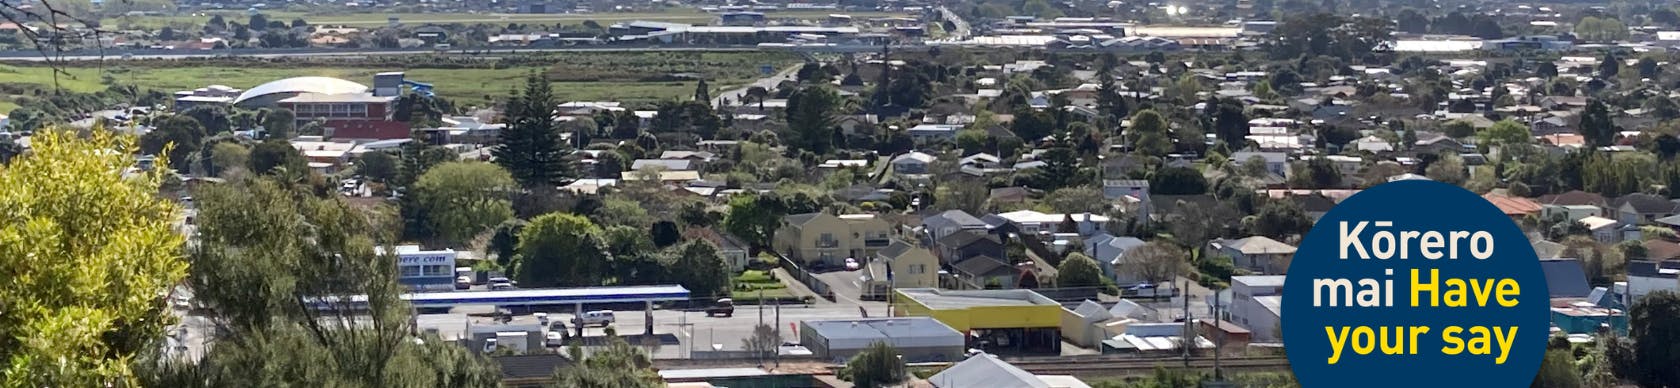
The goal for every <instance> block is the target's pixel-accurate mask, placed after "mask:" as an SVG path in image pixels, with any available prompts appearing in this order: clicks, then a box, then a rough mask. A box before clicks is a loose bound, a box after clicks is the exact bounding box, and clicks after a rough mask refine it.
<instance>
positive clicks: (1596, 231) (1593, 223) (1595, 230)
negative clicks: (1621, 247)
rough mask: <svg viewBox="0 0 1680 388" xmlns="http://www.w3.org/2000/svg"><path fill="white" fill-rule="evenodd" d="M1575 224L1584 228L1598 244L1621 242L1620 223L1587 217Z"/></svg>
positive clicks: (1597, 217) (1596, 217) (1607, 219)
mask: <svg viewBox="0 0 1680 388" xmlns="http://www.w3.org/2000/svg"><path fill="white" fill-rule="evenodd" d="M1575 222H1578V223H1580V224H1581V226H1584V227H1586V228H1587V231H1588V232H1589V233H1590V234H1591V235H1592V236H1593V239H1594V240H1598V242H1601V243H1605V244H1615V243H1618V242H1621V240H1622V239H1621V233H1619V232H1620V231H1621V228H1620V226H1621V223H1619V222H1616V220H1612V219H1609V218H1604V217H1599V216H1587V217H1582V218H1581V219H1579V220H1575Z"/></svg>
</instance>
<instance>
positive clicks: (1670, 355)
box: [1628, 290, 1680, 387]
mask: <svg viewBox="0 0 1680 388" xmlns="http://www.w3.org/2000/svg"><path fill="white" fill-rule="evenodd" d="M1628 322H1630V323H1631V325H1632V326H1630V327H1629V330H1628V335H1629V336H1631V337H1633V339H1634V359H1635V360H1637V363H1636V369H1637V371H1635V375H1634V376H1631V377H1632V379H1631V380H1633V381H1635V382H1638V383H1639V385H1640V386H1642V387H1680V368H1676V367H1675V365H1680V293H1677V292H1675V291H1672V290H1662V291H1657V292H1653V293H1650V294H1646V295H1645V297H1643V298H1640V299H1639V300H1637V301H1634V302H1633V309H1632V314H1631V315H1630V316H1629V317H1628Z"/></svg>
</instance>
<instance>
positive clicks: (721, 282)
mask: <svg viewBox="0 0 1680 388" xmlns="http://www.w3.org/2000/svg"><path fill="white" fill-rule="evenodd" d="M674 251H675V253H676V255H677V260H676V263H675V264H674V265H673V266H672V268H680V270H677V271H671V272H672V273H671V275H672V276H674V277H676V278H677V279H676V280H677V283H678V284H681V285H682V286H683V287H684V288H687V289H688V292H689V293H691V294H693V295H696V296H712V295H719V294H724V293H725V292H726V291H728V288H729V265H728V264H726V263H724V259H723V255H722V254H720V253H718V248H717V246H715V245H712V243H711V242H710V241H706V240H699V239H696V240H691V241H689V242H686V243H683V244H682V245H678V246H677V247H676V248H675V249H674Z"/></svg>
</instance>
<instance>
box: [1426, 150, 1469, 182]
mask: <svg viewBox="0 0 1680 388" xmlns="http://www.w3.org/2000/svg"><path fill="white" fill-rule="evenodd" d="M1423 174H1424V176H1427V177H1429V179H1433V180H1437V181H1441V182H1445V183H1450V184H1455V185H1456V184H1461V183H1464V182H1465V181H1466V180H1468V179H1469V178H1470V177H1469V173H1468V172H1467V171H1466V170H1465V169H1464V158H1462V157H1459V156H1458V154H1454V153H1448V154H1446V155H1441V159H1440V160H1436V161H1435V163H1430V164H1429V167H1427V168H1424V170H1423Z"/></svg>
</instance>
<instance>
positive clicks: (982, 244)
mask: <svg viewBox="0 0 1680 388" xmlns="http://www.w3.org/2000/svg"><path fill="white" fill-rule="evenodd" d="M933 246H934V248H935V249H936V250H937V251H938V255H939V259H940V262H942V263H946V264H954V263H957V262H961V261H966V260H968V259H971V258H975V257H979V256H990V257H993V258H1000V259H1001V258H1005V257H1007V255H1006V254H1005V253H1004V248H1003V239H1002V238H1000V237H998V236H997V235H995V234H991V233H987V232H985V231H978V230H969V229H964V230H958V231H956V232H954V233H951V234H950V235H946V236H945V237H943V238H940V239H938V240H934V243H933Z"/></svg>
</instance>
